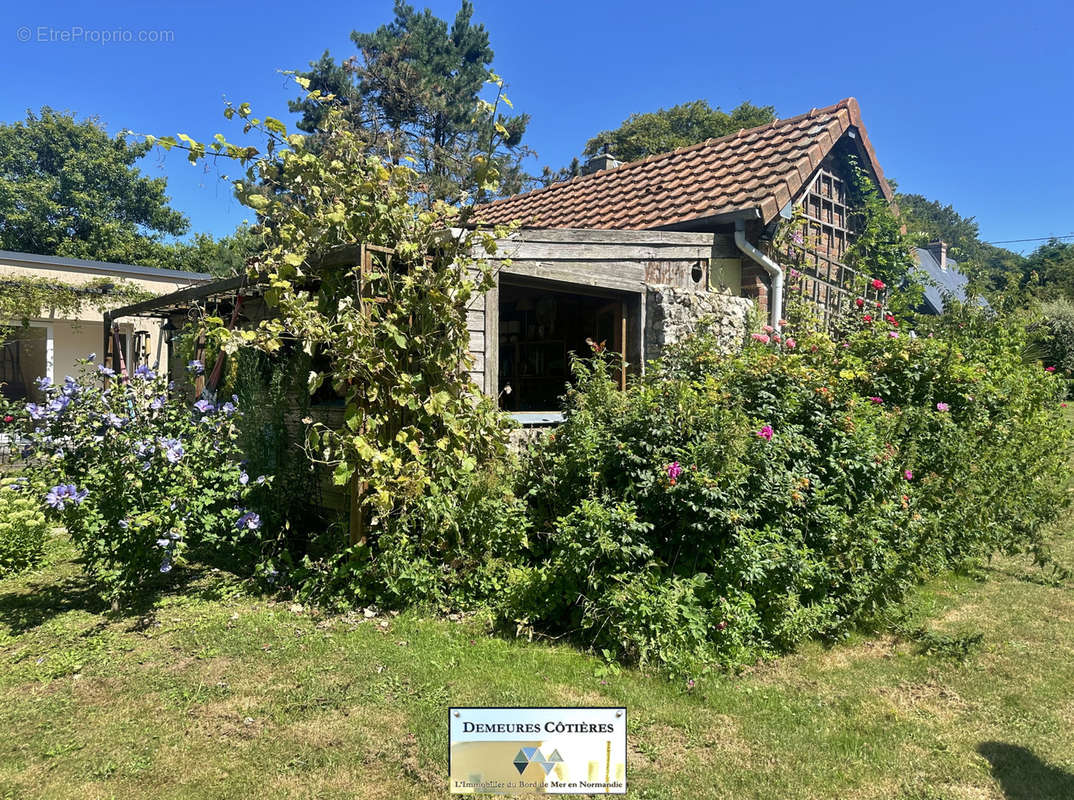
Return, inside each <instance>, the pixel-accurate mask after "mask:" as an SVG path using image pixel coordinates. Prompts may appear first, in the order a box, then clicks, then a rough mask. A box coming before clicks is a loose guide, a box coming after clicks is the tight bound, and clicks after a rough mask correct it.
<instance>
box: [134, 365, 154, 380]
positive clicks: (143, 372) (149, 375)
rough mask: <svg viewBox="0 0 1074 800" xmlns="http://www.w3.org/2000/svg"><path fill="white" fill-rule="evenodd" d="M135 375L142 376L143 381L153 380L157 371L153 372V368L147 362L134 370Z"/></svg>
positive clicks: (136, 376)
mask: <svg viewBox="0 0 1074 800" xmlns="http://www.w3.org/2000/svg"><path fill="white" fill-rule="evenodd" d="M134 377H135V378H141V379H142V380H143V381H151V380H153V378H155V377H157V373H155V372H153V370H151V369H150V368H149V367H147V366H146V365H145V364H142V365H141V366H140V367H138V369H136V370H134Z"/></svg>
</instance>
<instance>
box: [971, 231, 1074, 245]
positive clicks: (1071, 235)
mask: <svg viewBox="0 0 1074 800" xmlns="http://www.w3.org/2000/svg"><path fill="white" fill-rule="evenodd" d="M1052 239H1074V233H1066V234H1063V235H1062V236H1037V237H1035V238H1033V239H1004V240H1003V241H1002V242H984V243H983V244H1016V243H1018V242H1048V241H1051V240H1052Z"/></svg>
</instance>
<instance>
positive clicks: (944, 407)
mask: <svg viewBox="0 0 1074 800" xmlns="http://www.w3.org/2000/svg"><path fill="white" fill-rule="evenodd" d="M950 409H951V406H949V405H947V403H937V404H936V410H937V411H949V410H950Z"/></svg>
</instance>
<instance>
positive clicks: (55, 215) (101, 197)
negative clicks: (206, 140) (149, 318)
mask: <svg viewBox="0 0 1074 800" xmlns="http://www.w3.org/2000/svg"><path fill="white" fill-rule="evenodd" d="M148 150H149V145H148V144H145V143H130V142H128V141H127V140H126V139H125V138H124V137H123V136H117V137H114V138H112V137H109V135H108V133H107V132H106V131H105V129H104V127H103V126H102V125H101V123H100V121H99V120H97V119H94V118H89V119H84V120H82V121H79V120H77V119H75V117H74V116H72V115H70V114H64V113H60V112H57V111H54V110H52V109H51V108H48V107H47V106H46V107H44V108H42V109H41V112H40V113H39V114H34V113H33V112H29V113H28V114H27V116H26V119H25V120H23V121H21V122H16V123H12V124H5V125H0V249H4V250H15V251H20V252H27V253H37V254H40V255H56V256H70V257H74V258H89V259H96V260H100V261H118V262H124V263H131V264H144V265H149V266H155V265H156V264H157V263H158V259H159V257H160V254H161V249H162V247H163V244H162V238H163V237H166V236H180V235H182V234H184V233H186V231H187V229H188V228H189V222H188V221H187V219H186V217H184V216H183V215H182V214H181V213H179V212H178V211H176V210H175V209H173V208H171V206H170V205H169V204H168V203H169V198H168V196H167V195H166V194H165V190H166V181H165V180H164V179H163V178H148V177H146V176H145V175H143V174H142V173H141V171H140V170H139V169H138V168H137V167H136V166H135V162H137V161H138V159H140V158H141V157H142V156H143V155H145V154H146V152H148Z"/></svg>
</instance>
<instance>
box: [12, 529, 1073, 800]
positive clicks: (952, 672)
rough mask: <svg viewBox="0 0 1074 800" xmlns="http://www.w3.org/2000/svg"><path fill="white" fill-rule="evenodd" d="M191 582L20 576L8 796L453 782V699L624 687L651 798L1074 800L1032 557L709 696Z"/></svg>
mask: <svg viewBox="0 0 1074 800" xmlns="http://www.w3.org/2000/svg"><path fill="white" fill-rule="evenodd" d="M1056 547H1057V553H1058V554H1059V556H1060V558H1061V560H1062V561H1063V562H1064V563H1067V564H1074V543H1072V542H1071V541H1070V540H1060V541H1059V543H1058V544H1057V545H1056ZM180 578H181V579H182V580H181V583H180V585H181V591H180V590H178V589H173V590H172V592H171V593H166V594H164V595H161V596H158V597H156V598H155V599H154V600H153V601H152V602H151V603H150V604H149V605H147V607H146V608H143V609H139V610H135V611H132V612H129V613H126V614H112V613H110V612H109V611H108V610H107V608H106V606H105V605H104V604H103V603H102V602H101V601H100V600H98V599H97V598H96V596H95V594H94V593H93V592H92V590H91V588H90V587H89V586H88V585H87V583H86V582H85V580H84V578H83V576H82V572H81V568H80V567H79V565H78V564H77V562H76V561H75V560H74V553H73V551H72V549H71V546H70V544H69V543H68V542H67V540H66V539H65V538H64V537H63V536H62V535H61V534H57V535H56V536H55V538H54V539H53V541H52V542H51V543H50V550H49V557H48V560H47V563H46V564H45V565H44V566H43V567H42V568H40V569H38V570H36V571H34V572H32V573H29V574H24V575H22V576H18V577H14V578H9V579H7V580H4V581H0V700H2V703H0V727H2V730H3V731H4V736H3V738H2V740H0V797H4V798H22V797H27V798H29V797H33V798H40V797H77V798H98V797H122V798H134V797H153V798H172V797H176V798H178V797H182V798H192V797H193V798H200V797H214V798H215V797H227V798H243V797H256V798H266V797H272V798H275V797H339V798H430V797H442V796H445V795H446V789H445V787H446V776H445V769H446V755H447V724H446V723H447V715H446V710H445V709H446V707H447V706H448V705H449V704H456V705H516V704H517V705H576V704H598V705H625V706H627V707H628V709H629V711H628V714H629V721H630V740H629V747H630V756H629V759H630V763H629V783H630V796H632V797H635V798H639V800H640V799H641V798H650V799H651V800H655V799H656V798H680V797H682V798H687V797H704V798H709V797H711V798H783V797H788V798H836V797H838V798H907V799H909V798H918V799H922V800H923V799H924V798H1004V797H1006V798H1030V797H1032V798H1071V797H1074V694H1072V693H1071V688H1072V687H1074V583H1072V582H1071V581H1066V582H1061V583H1055V582H1051V581H1050V580H1049V579H1048V577H1047V576H1046V575H1044V574H1043V573H1041V571H1040V570H1039V569H1036V568H1033V567H1031V566H1029V565H1028V564H1027V563H1026V562H1025V561H1023V560H1017V559H1003V560H998V561H996V562H994V563H992V564H991V565H989V566H987V567H986V568H984V569H983V570H982V571H981V573H980V574H979V575H975V576H948V577H945V578H943V579H940V580H936V581H934V582H932V583H930V584H929V585H927V586H925V587H922V589H921V590H920V591H918V592H917V593H916V594H915V596H914V598H913V601H912V604H911V611H912V615H913V619H912V623H911V624H910V625H909V626H908V627H909V628H913V627H918V626H920V627H923V628H924V629H925V630H926V631H927V634H928V635H925V636H921V635H916V636H914V635H904V636H894V635H891V634H885V633H874V634H870V635H865V634H860V635H857V636H855V637H853V638H851V639H850V640H848V641H847V642H845V643H842V644H840V645H838V646H835V647H831V648H825V647H823V646H821V645H819V644H815V645H810V646H808V647H806V648H805V649H804V650H803V651H801V652H800V653H797V654H794V655H791V656H787V657H785V658H781V659H778V660H776V661H774V662H771V663H768V664H764V665H760V666H758V667H756V668H754V669H752V670H751V671H749V672H748V673H747V674H745V675H742V676H739V677H733V676H718V677H710V678H704V679H702V680H700V681H698V684H697V686H696V688H694V689H693V690H692V691H690V690H687V688H686V686H685V684H681V683H679V682H674V683H671V682H669V681H668V680H666V679H665V678H663V677H661V676H660V675H656V674H648V673H645V672H642V671H636V670H631V669H624V670H622V671H620V672H618V673H617V674H613V673H609V672H608V671H606V670H605V669H602V665H601V662H600V661H599V660H598V659H595V658H593V657H590V656H588V655H585V654H583V653H580V652H578V651H576V650H574V649H572V648H570V647H567V646H561V645H549V644H546V643H536V642H535V643H527V642H519V641H506V640H503V639H500V638H495V637H492V636H490V635H488V634H487V632H486V631H485V630H484V629H483V628H482V627H481V625H480V624H478V623H477V622H475V621H473V620H469V621H468V620H461V621H452V620H444V619H431V618H428V617H421V616H418V615H412V614H403V615H399V616H391V615H388V616H377V617H374V618H368V619H367V618H366V616H365V615H364V614H363V613H361V612H358V613H356V614H352V615H349V616H325V615H321V614H317V613H313V612H311V611H310V610H308V609H303V608H300V607H298V606H294V605H292V604H290V603H288V602H273V601H271V600H268V599H265V598H263V597H257V596H252V595H250V594H249V593H248V592H247V591H246V589H245V588H244V586H243V584H242V583H240V582H237V581H236V580H235V579H234V578H232V577H230V576H229V575H227V574H226V573H222V572H213V571H210V570H207V571H203V572H190V573H188V574H186V575H184V576H180ZM977 634H980V635H981V636H982V638H981V641H980V643H979V645H977V646H973V638H974V636H976V635H977ZM960 656H964V658H962V659H961V660H960Z"/></svg>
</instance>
